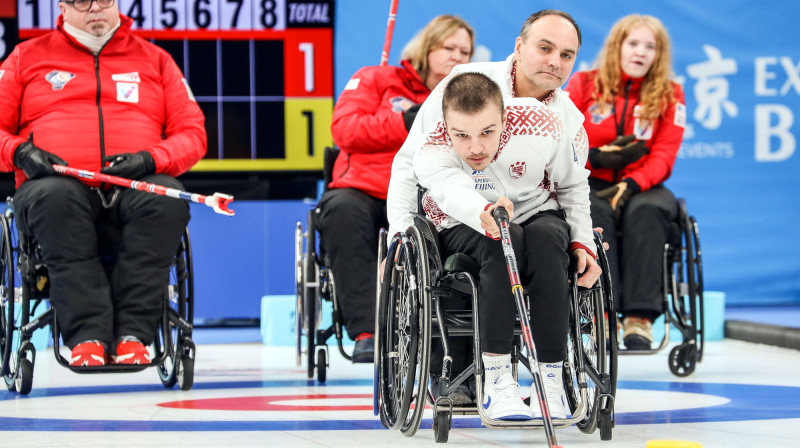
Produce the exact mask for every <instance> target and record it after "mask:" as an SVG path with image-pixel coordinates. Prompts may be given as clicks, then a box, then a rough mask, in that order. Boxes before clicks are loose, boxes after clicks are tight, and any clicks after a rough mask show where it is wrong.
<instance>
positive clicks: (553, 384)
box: [531, 362, 567, 418]
mask: <svg viewBox="0 0 800 448" xmlns="http://www.w3.org/2000/svg"><path fill="white" fill-rule="evenodd" d="M563 366H564V363H563V362H553V363H544V362H540V363H539V372H540V373H541V374H542V383H543V384H544V395H545V397H547V407H548V409H549V410H550V418H567V406H566V404H567V402H566V393H565V392H564V382H563V381H562V379H561V371H562V369H563ZM531 415H533V418H542V410H541V408H540V407H539V400H538V399H537V396H536V383H531Z"/></svg>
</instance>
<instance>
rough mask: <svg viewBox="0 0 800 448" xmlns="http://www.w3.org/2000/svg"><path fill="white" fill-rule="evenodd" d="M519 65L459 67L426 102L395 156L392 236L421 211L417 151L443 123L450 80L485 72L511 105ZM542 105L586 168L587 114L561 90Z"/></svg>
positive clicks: (391, 187)
mask: <svg viewBox="0 0 800 448" xmlns="http://www.w3.org/2000/svg"><path fill="white" fill-rule="evenodd" d="M515 64H516V63H515V59H514V55H513V54H511V55H510V56H509V57H508V58H507V59H506V60H505V61H501V62H474V63H470V64H463V65H457V66H456V67H455V68H453V70H452V71H451V72H450V75H448V76H447V77H446V78H445V79H444V80H442V81H441V82H440V83H439V84H438V85H437V86H436V88H435V89H434V90H433V92H431V95H430V96H429V97H428V99H427V100H425V103H424V104H423V105H422V107H421V108H420V110H419V112H418V113H417V116H416V119H415V120H414V125H413V126H412V127H411V131H410V132H409V134H408V138H407V139H406V141H405V143H403V146H402V147H401V148H400V151H398V153H397V155H395V157H394V161H393V163H392V176H391V179H390V180H389V191H388V196H387V203H386V212H387V217H388V219H389V232H390V233H389V234H390V235H394V234H395V233H396V232H399V231H404V230H405V229H406V228H408V226H410V225H411V224H412V223H413V218H412V216H411V213H412V212H416V211H417V183H418V179H417V177H416V176H415V175H414V170H413V167H412V160H413V157H414V153H415V152H416V150H417V149H418V148H420V147H421V146H422V145H423V144H424V143H425V139H426V136H427V134H428V133H429V132H430V131H431V130H433V129H435V127H436V125H437V123H438V122H440V121H441V120H442V94H443V93H444V88H445V87H446V86H447V84H448V82H449V81H450V79H452V78H453V76H455V75H457V74H459V73H465V72H477V73H483V74H484V75H486V76H488V77H489V78H491V79H492V80H493V81H494V82H496V83H497V84H498V85H499V86H500V92H501V93H502V94H503V100H504V101H506V102H508V101H509V100H510V99H511V98H513V97H514V92H513V87H514V72H515ZM542 102H543V103H544V105H545V106H547V107H548V108H549V109H551V110H552V111H554V112H555V113H556V114H557V115H558V117H559V118H560V119H561V120H562V122H563V125H564V129H565V130H564V134H565V136H566V137H565V138H566V139H567V143H568V144H569V143H571V145H572V147H573V150H574V154H575V156H577V157H578V159H579V160H580V161H581V163H582V164H583V165H585V164H586V159H587V157H588V155H589V140H588V138H587V136H586V131H585V130H584V129H583V120H584V117H583V114H582V113H581V112H580V111H579V110H578V109H577V108H576V107H575V105H574V104H572V101H570V99H569V97H568V96H567V94H566V93H565V92H563V91H562V90H561V89H560V88H558V89H555V90H553V91H552V92H551V93H550V95H549V96H548V97H547V98H545V99H544V101H542ZM587 201H588V198H587ZM590 247H592V246H590Z"/></svg>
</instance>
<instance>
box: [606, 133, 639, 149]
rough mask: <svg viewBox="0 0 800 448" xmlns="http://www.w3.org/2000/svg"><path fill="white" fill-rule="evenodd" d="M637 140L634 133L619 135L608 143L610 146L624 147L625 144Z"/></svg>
mask: <svg viewBox="0 0 800 448" xmlns="http://www.w3.org/2000/svg"><path fill="white" fill-rule="evenodd" d="M634 140H636V136H634V135H633V134H630V135H620V136H619V137H617V138H615V139H614V141H613V142H611V143H606V145H608V146H619V147H620V148H622V147H623V146H625V145H627V144H628V143H630V142H632V141H634Z"/></svg>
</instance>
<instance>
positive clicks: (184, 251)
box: [0, 198, 195, 395]
mask: <svg viewBox="0 0 800 448" xmlns="http://www.w3.org/2000/svg"><path fill="white" fill-rule="evenodd" d="M115 231H116V232H117V233H116V234H115ZM105 233H106V232H105V231H103V232H101V235H100V236H101V241H102V242H104V243H107V242H110V243H111V244H113V241H115V238H116V241H118V239H119V234H118V229H109V232H108V235H106V234H105ZM191 254H192V249H191V244H190V241H189V232H188V229H187V230H185V231H184V233H183V236H182V238H181V242H180V245H179V247H178V250H177V252H176V254H175V259H174V261H173V262H172V265H171V267H170V274H169V277H170V278H169V284H168V285H166V286H165V288H164V301H163V312H162V317H161V321H160V322H159V323H158V325H157V328H156V337H155V339H154V348H155V356H154V358H153V359H152V361H151V362H150V364H144V365H138V364H134V365H122V364H109V365H104V366H94V367H90V366H80V367H76V366H70V365H69V360H68V359H67V358H65V357H64V356H63V355H62V354H61V353H60V348H61V347H60V346H61V343H60V338H59V329H58V320H57V319H56V316H57V311H56V310H55V308H54V307H53V306H52V304H50V307H47V309H46V310H43V311H41V312H39V313H38V314H37V310H38V309H40V306H41V307H42V308H45V307H44V304H45V303H47V302H49V290H50V289H49V288H50V286H49V279H48V273H47V267H46V266H45V265H44V263H43V262H42V260H41V254H40V250H39V248H38V246H37V244H36V242H35V241H32V240H31V239H29V238H27V237H26V236H25V235H22V234H20V233H18V232H17V231H16V226H15V222H14V210H13V202H12V199H10V198H9V199H8V201H7V207H6V211H5V213H4V214H3V215H0V280H1V282H0V308H2V316H0V357H1V358H0V374H1V375H2V377H3V379H4V381H5V383H6V387H7V388H8V390H10V391H14V390H16V392H17V393H19V394H20V395H27V394H28V393H30V391H31V388H32V385H33V371H34V365H35V362H36V349H35V347H34V345H33V343H32V342H31V337H32V335H33V333H34V332H35V331H36V330H39V329H41V328H44V327H45V326H47V325H50V331H51V335H52V338H53V354H54V355H55V358H56V361H57V362H58V363H59V364H61V365H62V366H64V367H67V368H68V369H70V370H72V371H73V372H76V373H110V372H137V371H140V370H144V369H146V368H148V367H151V366H154V367H157V370H158V376H159V378H160V379H161V383H162V384H163V385H164V387H166V388H171V387H174V386H175V385H176V384H177V385H178V387H179V388H180V389H181V390H189V389H191V388H192V385H193V384H194V359H195V345H194V342H193V341H192V322H193V315H194V283H193V274H192V255H191ZM105 258H106V257H103V261H104V266H105V267H106V269H109V265H108V263H113V257H112V259H109V260H106V259H105Z"/></svg>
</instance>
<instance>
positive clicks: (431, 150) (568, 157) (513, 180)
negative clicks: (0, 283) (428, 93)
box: [413, 98, 594, 254]
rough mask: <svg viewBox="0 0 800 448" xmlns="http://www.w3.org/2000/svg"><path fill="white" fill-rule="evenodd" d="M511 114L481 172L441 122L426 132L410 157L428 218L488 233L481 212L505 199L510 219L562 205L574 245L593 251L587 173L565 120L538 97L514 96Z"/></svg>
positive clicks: (445, 225) (441, 226) (438, 224)
mask: <svg viewBox="0 0 800 448" xmlns="http://www.w3.org/2000/svg"><path fill="white" fill-rule="evenodd" d="M506 112H507V114H508V115H507V120H506V125H505V127H504V128H503V131H502V133H501V135H500V149H499V150H498V152H497V155H496V156H495V158H494V159H493V160H492V162H491V163H490V164H489V166H488V167H487V168H486V169H484V170H482V171H476V170H473V169H472V168H470V166H469V165H468V164H467V163H466V162H465V161H464V160H463V159H461V157H459V155H458V153H457V152H456V150H455V148H454V147H453V143H452V141H451V140H450V138H449V136H448V134H447V128H446V124H445V123H444V122H443V121H440V122H439V123H438V124H437V126H436V127H435V128H434V129H433V130H432V131H431V132H429V133H428V134H427V136H426V138H425V143H424V144H423V145H422V146H421V147H420V148H419V149H418V150H417V151H415V152H414V158H413V169H414V174H415V175H416V177H417V179H418V180H419V184H420V185H421V186H423V187H425V188H426V189H427V190H428V191H427V192H426V193H425V195H424V196H423V199H422V204H423V208H424V210H425V213H426V215H427V216H428V218H429V219H430V220H431V221H433V223H434V224H435V225H436V227H437V229H438V230H442V229H446V228H450V227H454V226H456V225H458V224H461V223H463V224H466V225H468V226H470V227H472V228H473V229H475V230H476V231H478V232H481V233H484V231H483V230H482V229H481V221H480V214H481V212H483V211H484V210H485V209H486V207H487V205H489V204H494V203H495V202H496V201H497V200H498V199H499V198H500V197H501V196H505V197H507V198H508V199H510V200H511V202H513V203H514V218H513V219H512V222H524V221H526V220H527V219H529V218H530V217H531V216H533V215H535V214H536V213H538V212H540V211H544V210H564V211H565V212H566V220H567V224H569V227H570V232H571V235H572V246H571V249H575V248H583V249H586V250H587V251H589V253H591V254H594V251H593V250H591V249H590V248H592V247H594V243H593V234H592V221H591V218H590V216H589V183H588V176H589V171H588V170H587V169H585V168H584V165H585V160H583V159H581V158H580V157H578V155H577V154H576V152H575V150H574V149H573V145H572V140H573V139H572V138H571V137H572V136H570V135H567V133H566V128H565V126H564V122H563V121H562V120H561V118H560V117H559V116H558V115H557V114H556V113H555V112H554V111H552V110H551V109H550V108H548V107H547V106H545V105H544V104H542V103H541V102H539V101H537V100H536V99H533V98H514V99H511V100H509V101H508V104H507V105H506Z"/></svg>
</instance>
